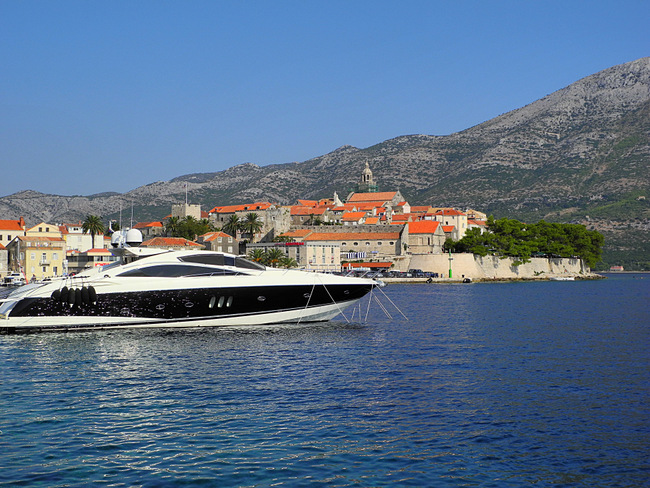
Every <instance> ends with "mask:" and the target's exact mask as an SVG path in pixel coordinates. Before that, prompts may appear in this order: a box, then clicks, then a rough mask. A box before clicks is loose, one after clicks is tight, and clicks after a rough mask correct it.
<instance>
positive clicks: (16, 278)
mask: <svg viewBox="0 0 650 488" xmlns="http://www.w3.org/2000/svg"><path fill="white" fill-rule="evenodd" d="M24 284H25V277H24V276H23V275H22V274H21V273H16V272H13V273H10V274H8V275H7V276H5V277H4V278H3V280H2V286H22V285H24Z"/></svg>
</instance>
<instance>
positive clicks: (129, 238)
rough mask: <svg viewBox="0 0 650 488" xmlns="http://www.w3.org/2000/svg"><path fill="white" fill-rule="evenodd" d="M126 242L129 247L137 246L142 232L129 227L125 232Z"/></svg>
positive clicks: (140, 241) (140, 242)
mask: <svg viewBox="0 0 650 488" xmlns="http://www.w3.org/2000/svg"><path fill="white" fill-rule="evenodd" d="M126 243H127V245H129V246H131V247H137V246H139V245H140V244H142V233H141V232H140V231H139V230H138V229H130V230H129V231H128V232H127V233H126Z"/></svg>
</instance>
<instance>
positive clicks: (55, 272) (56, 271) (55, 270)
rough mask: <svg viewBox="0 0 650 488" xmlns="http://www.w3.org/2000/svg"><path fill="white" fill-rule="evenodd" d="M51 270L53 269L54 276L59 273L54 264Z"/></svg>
mask: <svg viewBox="0 0 650 488" xmlns="http://www.w3.org/2000/svg"><path fill="white" fill-rule="evenodd" d="M53 271H54V276H58V274H59V269H58V268H57V267H56V266H54V270H53Z"/></svg>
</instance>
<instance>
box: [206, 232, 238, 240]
mask: <svg viewBox="0 0 650 488" xmlns="http://www.w3.org/2000/svg"><path fill="white" fill-rule="evenodd" d="M199 237H203V240H204V241H205V242H211V241H214V240H215V239H217V238H219V237H230V238H232V236H231V235H230V234H226V233H225V232H221V231H217V232H206V233H205V234H203V235H202V236H199Z"/></svg>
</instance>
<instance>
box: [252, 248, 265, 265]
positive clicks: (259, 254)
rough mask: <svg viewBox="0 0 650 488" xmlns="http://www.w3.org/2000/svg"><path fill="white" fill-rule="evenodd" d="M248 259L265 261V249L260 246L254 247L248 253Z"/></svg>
mask: <svg viewBox="0 0 650 488" xmlns="http://www.w3.org/2000/svg"><path fill="white" fill-rule="evenodd" d="M248 259H250V260H251V261H255V262H256V263H261V262H262V261H264V251H262V250H261V249H259V248H257V249H253V250H252V251H250V252H249V253H248Z"/></svg>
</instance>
